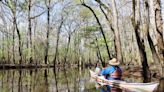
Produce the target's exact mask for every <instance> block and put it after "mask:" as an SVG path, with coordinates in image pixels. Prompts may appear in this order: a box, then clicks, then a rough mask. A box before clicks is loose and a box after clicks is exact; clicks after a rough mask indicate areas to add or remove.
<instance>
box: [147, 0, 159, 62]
mask: <svg viewBox="0 0 164 92" xmlns="http://www.w3.org/2000/svg"><path fill="white" fill-rule="evenodd" d="M144 6H145V18H144V19H145V22H146V25H145V28H146V36H147V38H148V42H149V45H150V49H151V52H152V56H153V60H154V62H155V63H156V64H159V63H160V62H159V57H158V55H157V52H156V49H155V47H154V44H153V40H152V39H151V36H150V33H149V31H150V30H149V24H150V16H149V15H150V12H149V6H150V4H149V2H148V0H144Z"/></svg>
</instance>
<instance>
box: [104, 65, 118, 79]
mask: <svg viewBox="0 0 164 92" xmlns="http://www.w3.org/2000/svg"><path fill="white" fill-rule="evenodd" d="M114 67H115V66H109V67H107V68H105V69H103V70H102V71H101V75H103V76H106V77H107V79H108V80H119V79H120V78H119V79H117V78H111V77H110V74H111V73H113V72H114V71H115V70H116V69H115V68H114ZM120 70H121V69H120Z"/></svg>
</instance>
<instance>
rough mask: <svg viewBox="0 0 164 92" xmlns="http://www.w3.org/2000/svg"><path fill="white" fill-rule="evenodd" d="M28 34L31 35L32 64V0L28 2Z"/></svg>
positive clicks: (31, 61) (31, 60)
mask: <svg viewBox="0 0 164 92" xmlns="http://www.w3.org/2000/svg"><path fill="white" fill-rule="evenodd" d="M28 34H29V35H28V36H29V39H28V40H29V42H30V44H29V48H30V51H29V53H30V64H31V63H33V58H32V26H31V0H29V2H28Z"/></svg>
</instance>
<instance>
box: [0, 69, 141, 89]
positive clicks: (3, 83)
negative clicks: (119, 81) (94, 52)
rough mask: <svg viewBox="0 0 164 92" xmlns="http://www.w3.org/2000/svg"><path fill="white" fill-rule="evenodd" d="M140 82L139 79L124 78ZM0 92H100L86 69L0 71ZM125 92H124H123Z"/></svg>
mask: <svg viewBox="0 0 164 92" xmlns="http://www.w3.org/2000/svg"><path fill="white" fill-rule="evenodd" d="M125 80H126V81H130V82H141V81H142V79H141V78H130V77H129V78H125ZM0 92H100V89H96V88H95V85H94V83H91V82H90V77H89V71H88V69H84V70H79V69H66V72H65V71H64V70H61V69H59V70H56V72H54V70H53V69H52V68H51V69H33V70H25V69H24V70H1V71H0ZM125 92H126V91H125Z"/></svg>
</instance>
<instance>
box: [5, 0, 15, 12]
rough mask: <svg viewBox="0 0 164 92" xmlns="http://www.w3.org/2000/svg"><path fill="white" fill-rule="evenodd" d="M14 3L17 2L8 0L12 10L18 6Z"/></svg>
mask: <svg viewBox="0 0 164 92" xmlns="http://www.w3.org/2000/svg"><path fill="white" fill-rule="evenodd" d="M14 3H15V2H14V1H13V0H8V3H7V4H8V6H9V7H10V8H11V9H12V10H14V9H15V7H16V6H15V5H14Z"/></svg>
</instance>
